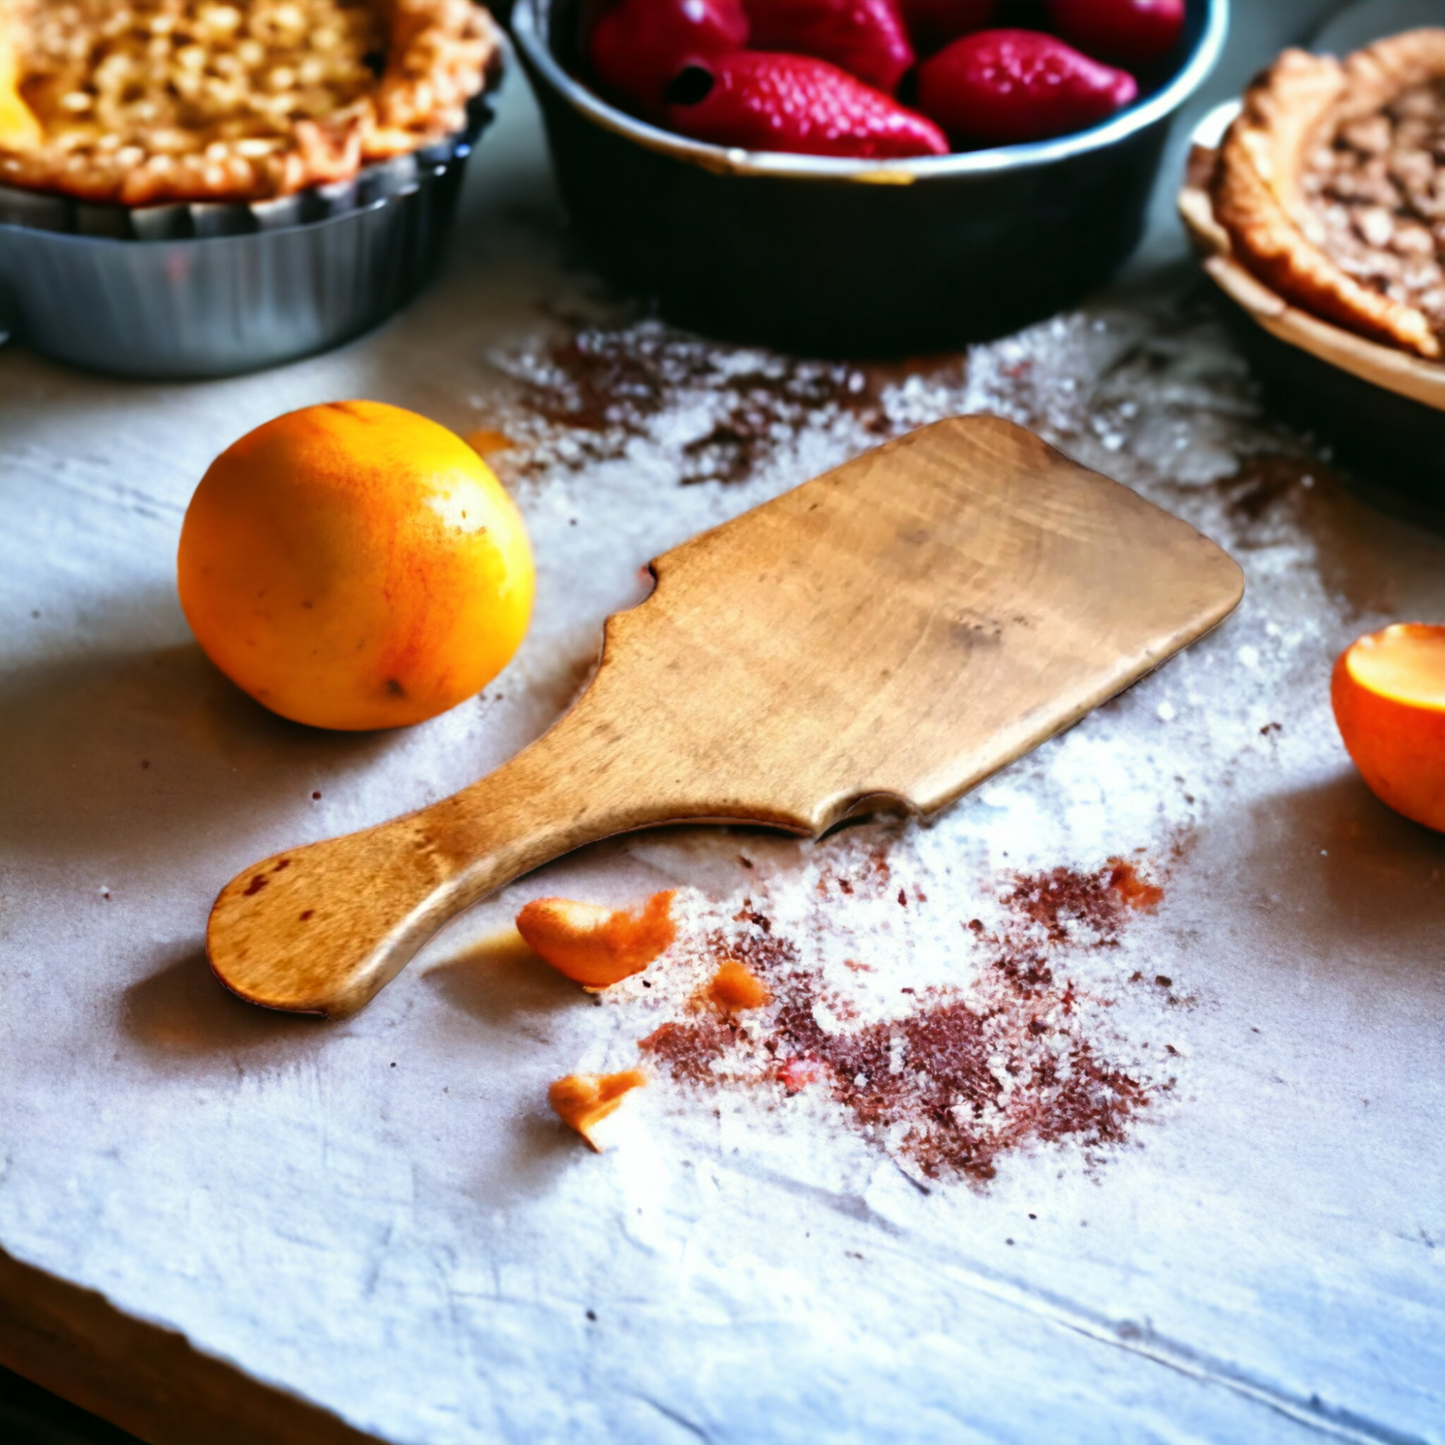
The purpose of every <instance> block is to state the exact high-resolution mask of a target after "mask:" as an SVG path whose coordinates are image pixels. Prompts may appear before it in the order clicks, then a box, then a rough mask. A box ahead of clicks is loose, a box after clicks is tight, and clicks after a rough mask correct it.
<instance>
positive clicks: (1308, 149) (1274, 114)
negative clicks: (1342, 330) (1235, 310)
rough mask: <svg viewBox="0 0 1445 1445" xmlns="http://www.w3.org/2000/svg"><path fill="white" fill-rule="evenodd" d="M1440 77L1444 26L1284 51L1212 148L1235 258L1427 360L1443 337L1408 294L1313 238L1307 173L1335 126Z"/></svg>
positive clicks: (1317, 306) (1296, 296)
mask: <svg viewBox="0 0 1445 1445" xmlns="http://www.w3.org/2000/svg"><path fill="white" fill-rule="evenodd" d="M1440 81H1445V30H1438V29H1428V30H1414V31H1408V32H1406V33H1405V34H1402V35H1396V36H1392V37H1391V38H1389V39H1388V40H1383V41H1380V42H1378V43H1376V44H1375V45H1372V46H1370V47H1368V48H1367V49H1365V50H1361V51H1358V52H1357V53H1356V54H1354V55H1352V56H1350V57H1349V58H1348V59H1347V60H1345V61H1344V62H1343V63H1341V62H1340V61H1338V60H1335V59H1333V58H1332V57H1329V56H1315V55H1309V54H1307V53H1305V52H1303V51H1299V50H1288V51H1286V52H1285V53H1284V54H1283V55H1282V56H1281V57H1280V58H1279V60H1278V61H1277V62H1276V63H1275V64H1274V65H1273V66H1272V67H1271V68H1270V69H1269V70H1268V71H1266V72H1265V73H1264V74H1263V75H1262V76H1261V77H1260V78H1259V79H1258V80H1256V81H1255V83H1254V84H1253V85H1252V86H1251V87H1250V89H1249V90H1248V92H1247V93H1246V95H1245V97H1244V108H1243V110H1242V111H1241V113H1240V116H1239V118H1238V119H1237V120H1236V121H1235V122H1234V124H1233V125H1232V126H1231V127H1230V130H1229V133H1228V134H1227V135H1226V137H1225V140H1224V144H1223V145H1222V146H1221V148H1220V152H1219V160H1218V165H1217V167H1216V170H1215V174H1214V182H1213V188H1212V193H1213V202H1214V211H1215V215H1216V217H1217V219H1218V220H1219V222H1220V224H1221V225H1222V226H1223V227H1224V228H1225V229H1226V230H1227V231H1228V232H1229V235H1230V239H1231V241H1232V243H1233V247H1234V252H1235V255H1236V257H1237V258H1238V259H1239V261H1240V262H1241V264H1243V265H1244V266H1246V267H1247V268H1248V269H1249V270H1250V271H1251V272H1253V273H1254V274H1255V275H1256V276H1258V277H1259V279H1260V280H1262V281H1264V282H1265V283H1266V284H1267V285H1268V286H1269V287H1271V288H1272V289H1273V290H1274V291H1276V292H1278V293H1279V294H1280V295H1281V296H1283V297H1285V298H1286V299H1287V300H1289V301H1292V302H1293V303H1294V304H1295V305H1297V306H1300V307H1302V308H1303V309H1305V310H1307V311H1310V312H1313V313H1314V314H1315V315H1318V316H1322V317H1324V318H1326V319H1328V320H1331V321H1335V322H1337V323H1339V324H1341V325H1343V326H1347V327H1349V328H1350V329H1351V330H1354V331H1357V332H1360V333H1362V334H1364V335H1366V336H1371V337H1374V338H1376V339H1379V340H1383V341H1386V342H1390V343H1392V344H1394V345H1397V346H1401V347H1404V348H1406V349H1407V350H1410V351H1413V352H1415V353H1417V354H1418V355H1420V356H1425V357H1428V358H1431V359H1435V358H1438V357H1440V356H1441V355H1442V346H1441V340H1440V337H1439V335H1437V330H1436V326H1434V325H1432V322H1431V318H1430V317H1429V316H1428V315H1427V314H1426V313H1425V312H1424V311H1423V310H1421V309H1420V307H1419V306H1417V305H1413V304H1411V303H1410V302H1409V301H1408V300H1402V299H1400V298H1399V297H1398V296H1397V297H1392V296H1390V295H1387V294H1384V293H1383V291H1382V290H1380V289H1376V288H1375V287H1372V286H1370V285H1367V284H1364V283H1363V282H1362V281H1360V280H1356V279H1355V277H1354V276H1352V275H1351V274H1349V272H1348V271H1347V270H1346V269H1344V268H1343V267H1342V266H1341V265H1340V264H1339V262H1338V261H1337V259H1336V258H1335V257H1334V256H1332V255H1331V254H1330V252H1329V251H1328V250H1327V249H1326V248H1325V246H1324V245H1322V244H1321V242H1322V241H1323V240H1324V239H1325V237H1324V236H1323V234H1322V231H1321V228H1320V227H1319V226H1318V225H1317V224H1315V223H1314V222H1313V219H1312V217H1311V214H1310V207H1309V204H1308V201H1307V198H1306V196H1305V194H1304V186H1303V182H1304V179H1305V175H1306V171H1307V169H1308V166H1309V164H1310V160H1311V157H1312V156H1313V155H1314V154H1315V153H1316V150H1317V148H1318V147H1320V146H1321V145H1328V144H1329V143H1330V142H1331V140H1332V138H1333V137H1334V136H1335V134H1336V133H1337V132H1339V130H1340V128H1341V127H1343V126H1346V125H1348V124H1350V123H1351V122H1354V121H1360V120H1363V119H1365V118H1368V117H1370V116H1375V115H1378V114H1379V113H1380V112H1381V111H1382V110H1383V109H1384V108H1385V107H1386V106H1388V105H1389V104H1390V103H1391V102H1392V101H1393V100H1394V99H1395V98H1396V97H1398V96H1400V95H1401V94H1402V92H1404V91H1406V90H1409V89H1410V88H1412V87H1415V86H1420V85H1427V84H1430V83H1434V82H1440Z"/></svg>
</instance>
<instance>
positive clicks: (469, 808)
mask: <svg viewBox="0 0 1445 1445" xmlns="http://www.w3.org/2000/svg"><path fill="white" fill-rule="evenodd" d="M587 702H588V700H587V699H585V698H584V700H583V702H582V703H581V704H579V706H578V707H577V708H576V709H575V710H574V711H573V712H572V713H570V714H569V715H568V716H567V717H566V718H564V719H563V720H562V721H561V722H560V723H559V724H558V725H557V726H556V727H555V728H553V730H552V731H551V732H550V733H548V734H547V735H546V736H545V737H543V738H541V739H540V740H539V741H537V742H536V743H534V744H532V746H531V747H529V748H527V749H526V750H525V751H523V752H521V753H519V754H518V755H517V756H516V757H515V758H513V759H512V760H511V761H510V762H508V763H506V764H504V765H503V766H502V767H500V768H498V769H497V770H496V771H495V772H494V773H491V774H490V775H489V776H487V777H485V778H483V779H482V780H481V781H480V782H478V783H474V784H473V785H472V786H471V787H469V788H466V789H464V790H463V791H462V792H460V793H457V794H455V795H454V796H453V797H450V798H447V799H446V800H445V801H443V802H440V803H436V804H434V805H433V806H432V807H429V808H423V809H422V810H421V812H419V813H412V814H409V815H408V816H406V817H403V818H397V819H395V820H394V821H392V822H389V823H383V824H381V825H380V826H378V827H375V828H368V829H366V830H365V831H364V832H361V833H353V834H351V835H349V836H347V837H344V838H334V839H331V840H330V841H328V842H324V843H313V844H310V845H308V846H306V847H302V848H292V849H288V850H287V851H286V852H285V853H278V854H276V855H275V856H274V857H272V858H268V859H266V860H265V862H263V863H258V864H256V865H255V867H253V868H248V869H246V871H245V872H244V873H241V874H240V875H238V876H237V877H236V878H234V879H232V881H231V882H230V883H228V884H227V885H226V887H225V888H224V889H223V890H222V891H221V895H220V897H219V898H217V900H216V903H215V906H214V908H213V909H212V910H211V917H210V922H209V923H208V925H207V928H206V949H207V952H208V953H209V955H210V959H211V967H212V968H213V969H214V970H215V973H216V976H217V977H218V978H219V979H220V980H221V982H222V983H224V984H225V985H226V987H227V988H229V989H230V990H232V992H234V993H236V994H239V995H240V996H241V997H242V998H244V999H247V1000H249V1001H250V1002H252V1003H257V1004H263V1005H265V1006H266V1007H267V1008H275V1009H287V1010H290V1011H292V1012H297V1013H315V1014H325V1015H326V1016H328V1017H329V1018H333V1019H340V1018H345V1017H347V1016H348V1015H349V1014H353V1013H355V1012H356V1011H357V1010H358V1009H360V1008H362V1007H363V1006H364V1005H366V1004H367V1003H368V1002H370V1000H371V999H372V997H373V996H374V995H375V994H376V993H377V991H378V990H379V989H380V988H382V987H383V986H384V985H385V984H387V983H388V982H390V980H391V979H392V978H394V977H395V976H396V974H397V973H398V972H400V970H401V969H402V968H404V967H405V966H406V964H407V963H408V962H409V961H410V960H411V958H412V956H413V955H414V954H415V953H416V951H417V950H418V949H419V948H420V947H421V946H422V944H423V943H425V942H426V940H427V939H428V938H430V937H431V935H432V934H433V933H435V932H436V931H437V929H438V928H440V927H441V926H442V924H444V923H445V922H447V920H448V919H450V918H453V917H454V916H455V915H456V914H457V913H459V912H461V910H462V909H464V908H466V907H468V906H469V905H470V904H472V903H475V902H476V901H477V900H478V899H480V898H482V897H484V896H485V895H486V894H488V893H490V892H492V891H493V890H494V889H497V888H500V887H501V886H502V885H503V884H506V883H509V882H511V880H512V879H514V878H517V877H520V876H521V875H522V874H523V873H527V872H529V871H530V870H532V869H533V868H536V867H539V866H540V865H541V864H543V863H546V862H548V861H549V860H551V859H553V858H556V857H558V856H559V855H560V854H562V853H566V852H568V851H570V850H571V849H573V848H577V847H580V846H581V845H582V844H584V843H592V842H596V841H597V840H598V839H600V838H606V837H610V836H611V835H612V834H615V833H623V832H628V831H631V830H632V829H634V828H642V827H647V826H649V825H652V824H657V823H663V822H668V821H673V820H675V819H678V818H679V817H686V816H688V810H687V808H686V807H685V806H683V807H681V808H680V807H679V804H678V799H677V794H676V792H675V791H673V792H672V793H671V794H670V796H669V794H668V792H667V791H665V789H666V783H667V778H666V768H665V766H664V767H663V768H662V769H661V770H659V769H658V768H657V767H650V768H647V769H645V770H643V769H639V768H637V767H633V766H627V763H628V761H629V760H630V759H631V758H633V757H635V750H634V748H628V747H624V746H622V741H623V740H622V738H621V736H620V730H619V729H618V728H617V727H615V726H614V725H613V724H611V723H610V722H609V720H608V718H607V716H606V710H605V709H601V710H599V709H597V708H595V707H589V706H588V705H587ZM649 778H651V780H653V781H654V782H655V784H656V786H649Z"/></svg>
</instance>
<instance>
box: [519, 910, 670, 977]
mask: <svg viewBox="0 0 1445 1445" xmlns="http://www.w3.org/2000/svg"><path fill="white" fill-rule="evenodd" d="M672 898H673V895H672V893H671V892H667V893H654V894H653V896H652V897H651V898H649V899H648V900H647V903H646V905H645V906H644V907H643V909H642V912H641V913H629V912H628V911H627V910H626V909H613V908H604V907H602V906H601V905H599V904H596V903H579V902H577V901H576V900H575V899H571V898H538V899H535V900H534V901H533V902H531V903H529V904H527V906H526V907H525V908H523V909H522V911H521V912H520V913H519V914H518V915H517V932H518V933H520V934H521V935H522V937H523V938H524V939H525V940H526V942H527V947H528V948H530V949H531V950H532V952H533V953H535V954H537V955H538V956H539V957H541V958H543V959H545V960H546V961H547V962H548V963H550V964H551V965H552V967H553V968H555V969H556V970H557V971H558V972H559V973H563V974H566V976H567V977H568V978H570V979H572V980H573V981H574V982H576V983H580V984H581V985H582V986H583V987H584V988H593V989H598V988H609V987H610V986H611V985H612V984H614V983H620V982H621V981H622V980H623V979H624V978H630V977H631V976H632V975H633V974H634V973H641V972H642V970H643V969H644V968H646V967H647V966H648V964H650V963H652V962H653V960H654V959H656V958H658V957H659V956H660V955H661V954H663V953H665V952H666V951H667V949H668V948H669V947H670V946H671V945H672V941H673V939H674V938H676V937H677V925H676V923H675V922H674V921H673V917H672Z"/></svg>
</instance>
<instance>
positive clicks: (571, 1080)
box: [547, 1069, 647, 1154]
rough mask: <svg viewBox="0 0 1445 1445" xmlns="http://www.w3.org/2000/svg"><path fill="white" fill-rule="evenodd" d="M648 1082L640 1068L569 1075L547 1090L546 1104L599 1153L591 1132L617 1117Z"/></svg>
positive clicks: (599, 1150) (597, 1144)
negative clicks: (624, 1103) (625, 1101)
mask: <svg viewBox="0 0 1445 1445" xmlns="http://www.w3.org/2000/svg"><path fill="white" fill-rule="evenodd" d="M646 1083H647V1075H646V1074H644V1073H643V1072H642V1070H641V1069H624V1070H623V1071H622V1072H621V1073H620V1074H568V1075H567V1077H566V1078H564V1079H558V1080H557V1081H556V1083H554V1084H553V1085H552V1086H551V1087H550V1088H549V1089H548V1090H547V1102H548V1103H549V1104H550V1105H551V1106H552V1112H553V1113H554V1114H556V1115H557V1117H558V1118H559V1119H560V1120H561V1121H562V1122H563V1123H564V1124H566V1125H567V1126H568V1127H569V1128H571V1129H575V1130H576V1131H577V1132H578V1133H579V1134H580V1135H581V1136H582V1137H583V1139H584V1140H586V1142H587V1145H588V1147H589V1148H590V1149H592V1150H593V1151H594V1152H595V1153H598V1154H600V1153H602V1146H601V1145H600V1144H599V1143H598V1142H597V1141H596V1139H594V1138H593V1137H592V1130H593V1129H595V1128H596V1127H597V1125H598V1124H600V1123H601V1122H602V1121H603V1120H604V1119H605V1118H606V1117H607V1116H608V1115H609V1114H615V1113H616V1112H617V1110H618V1108H619V1107H620V1106H621V1104H622V1100H623V1099H624V1098H625V1097H626V1096H627V1095H628V1094H630V1093H631V1092H632V1090H633V1089H640V1088H642V1087H643V1086H644V1085H645V1084H646Z"/></svg>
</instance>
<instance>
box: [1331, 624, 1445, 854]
mask: <svg viewBox="0 0 1445 1445" xmlns="http://www.w3.org/2000/svg"><path fill="white" fill-rule="evenodd" d="M1330 696H1331V701H1332V702H1333V703H1334V709H1335V721H1336V722H1337V723H1338V724H1339V729H1340V736H1341V737H1342V738H1343V739H1344V743H1345V747H1346V749H1347V750H1348V752H1349V754H1350V757H1351V758H1353V759H1354V763H1355V766H1356V767H1357V768H1359V770H1360V774H1361V776H1362V777H1363V778H1364V780H1365V782H1366V783H1367V784H1368V785H1369V788H1370V791H1371V792H1372V793H1374V794H1375V796H1376V797H1377V798H1379V799H1380V801H1381V802H1382V803H1384V804H1386V805H1387V806H1388V807H1391V808H1393V809H1394V810H1395V811H1396V812H1397V813H1402V814H1404V816H1405V817H1407V818H1410V819H1413V820H1414V821H1415V822H1417V823H1423V824H1424V825H1425V827H1427V828H1434V829H1435V830H1436V831H1437V832H1442V833H1445V627H1438V626H1430V625H1427V624H1425V623H1411V622H1402V623H1396V624H1395V625H1394V626H1393V627H1387V628H1385V629H1384V630H1383V631H1381V632H1374V633H1371V634H1370V635H1369V636H1367V637H1362V638H1360V639H1359V640H1358V641H1357V642H1355V643H1354V644H1352V645H1351V646H1350V647H1349V648H1347V649H1346V650H1345V652H1344V653H1343V654H1342V655H1341V656H1340V659H1339V661H1338V662H1336V664H1335V671H1334V677H1333V679H1332V681H1331V686H1330Z"/></svg>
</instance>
